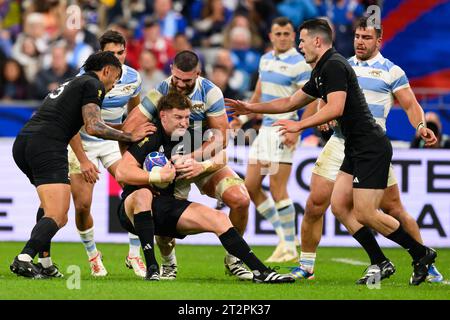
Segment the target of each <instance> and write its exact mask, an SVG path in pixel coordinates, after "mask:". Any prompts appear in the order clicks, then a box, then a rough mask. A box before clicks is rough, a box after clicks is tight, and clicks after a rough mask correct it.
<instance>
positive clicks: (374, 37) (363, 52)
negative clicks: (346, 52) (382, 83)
mask: <svg viewBox="0 0 450 320" xmlns="http://www.w3.org/2000/svg"><path fill="white" fill-rule="evenodd" d="M382 36H383V29H382V27H381V25H374V24H370V21H369V20H368V19H367V18H366V17H363V18H361V19H359V20H358V23H357V24H356V29H355V38H354V41H353V46H354V48H355V54H356V58H358V59H359V60H362V61H365V60H369V59H372V58H373V57H375V56H376V55H377V54H378V52H379V51H380V48H381V39H382Z"/></svg>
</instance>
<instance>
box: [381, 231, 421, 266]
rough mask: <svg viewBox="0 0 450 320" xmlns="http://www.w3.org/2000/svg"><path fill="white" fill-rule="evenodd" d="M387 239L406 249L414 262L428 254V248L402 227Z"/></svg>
mask: <svg viewBox="0 0 450 320" xmlns="http://www.w3.org/2000/svg"><path fill="white" fill-rule="evenodd" d="M386 238H388V239H389V240H392V241H394V242H395V243H397V244H399V245H401V246H402V247H403V248H405V249H406V250H407V251H408V253H409V254H410V255H411V257H412V258H413V259H414V260H419V259H420V258H422V257H423V256H424V255H425V253H426V247H425V246H423V245H422V244H420V243H419V242H417V241H416V240H414V239H413V237H411V236H410V235H409V234H408V233H407V232H406V231H405V230H404V229H403V228H402V226H401V225H400V226H399V227H398V229H397V230H395V231H394V232H392V233H391V234H389V235H387V236H386Z"/></svg>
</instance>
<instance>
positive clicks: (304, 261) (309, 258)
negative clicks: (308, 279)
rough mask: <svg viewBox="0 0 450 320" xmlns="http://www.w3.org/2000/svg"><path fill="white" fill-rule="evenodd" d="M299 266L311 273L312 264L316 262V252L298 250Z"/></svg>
mask: <svg viewBox="0 0 450 320" xmlns="http://www.w3.org/2000/svg"><path fill="white" fill-rule="evenodd" d="M299 262H300V268H302V269H303V270H305V271H307V272H309V273H313V272H314V264H315V262H316V253H315V252H303V251H301V252H300V260H299Z"/></svg>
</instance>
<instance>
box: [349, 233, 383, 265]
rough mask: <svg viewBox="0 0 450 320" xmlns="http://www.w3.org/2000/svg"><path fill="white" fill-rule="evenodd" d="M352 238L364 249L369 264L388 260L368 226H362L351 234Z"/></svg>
mask: <svg viewBox="0 0 450 320" xmlns="http://www.w3.org/2000/svg"><path fill="white" fill-rule="evenodd" d="M353 238H355V239H356V241H358V242H359V243H360V244H361V246H362V247H363V248H364V250H366V252H367V254H368V256H369V258H370V264H379V263H381V262H383V261H385V260H388V259H387V258H386V256H385V255H384V253H383V251H381V248H380V246H379V245H378V242H377V240H376V239H375V236H374V235H373V233H372V231H371V230H370V229H369V228H368V227H365V226H364V227H362V228H361V229H359V230H358V231H356V232H355V233H354V234H353Z"/></svg>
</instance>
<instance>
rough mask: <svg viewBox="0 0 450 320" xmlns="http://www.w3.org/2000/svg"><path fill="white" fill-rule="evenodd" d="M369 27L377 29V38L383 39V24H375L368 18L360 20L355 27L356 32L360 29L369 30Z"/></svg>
mask: <svg viewBox="0 0 450 320" xmlns="http://www.w3.org/2000/svg"><path fill="white" fill-rule="evenodd" d="M367 27H369V28H374V29H375V33H376V35H377V38H381V36H382V35H383V27H382V26H381V24H373V23H371V22H370V21H369V19H368V18H367V17H362V18H360V19H359V20H358V22H357V23H356V25H355V30H356V29H358V28H361V29H367Z"/></svg>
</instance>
